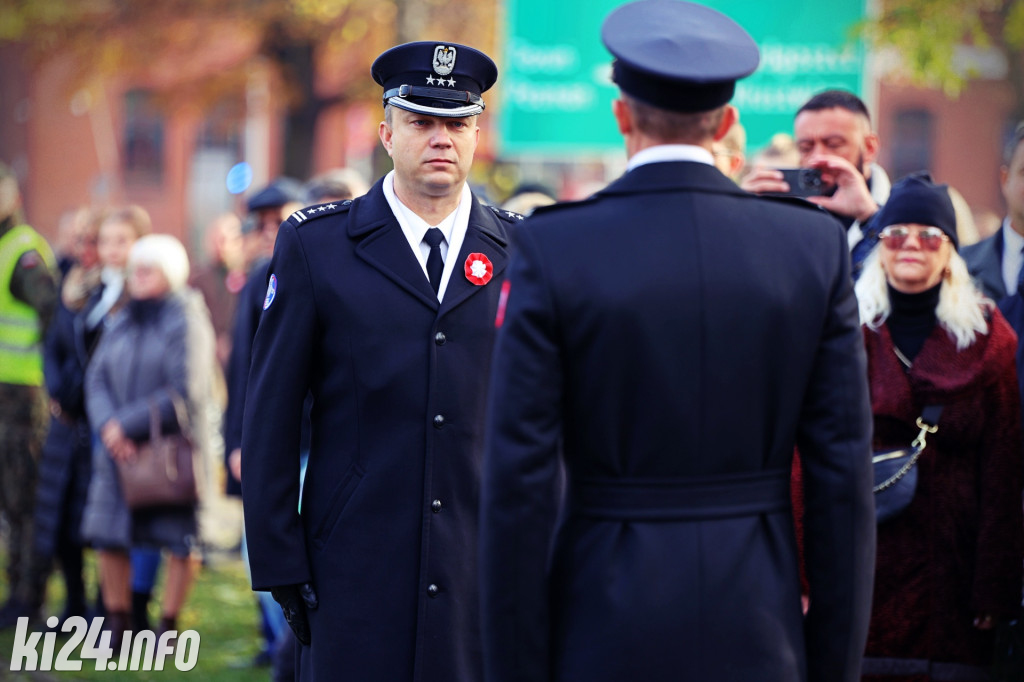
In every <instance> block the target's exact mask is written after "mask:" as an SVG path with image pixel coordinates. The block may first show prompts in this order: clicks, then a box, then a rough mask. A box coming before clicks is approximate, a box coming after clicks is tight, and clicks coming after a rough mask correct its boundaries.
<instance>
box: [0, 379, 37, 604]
mask: <svg viewBox="0 0 1024 682" xmlns="http://www.w3.org/2000/svg"><path fill="white" fill-rule="evenodd" d="M48 426H49V411H48V409H47V397H46V391H45V390H43V389H42V388H39V387H36V386H15V385H12V384H3V383H0V514H3V515H4V517H5V518H6V520H7V526H8V529H9V531H10V534H9V538H8V546H7V578H8V581H9V582H8V584H9V586H10V590H11V591H10V596H11V597H14V598H17V599H19V600H21V601H22V602H23V603H24V604H27V605H38V604H39V603H40V601H41V600H42V597H43V595H42V587H43V586H42V585H41V584H40V583H41V580H40V578H39V576H40V575H45V574H46V571H43V570H40V568H41V567H38V566H34V565H33V563H34V561H33V549H32V539H33V538H32V514H33V508H34V506H35V500H36V476H37V470H38V462H39V455H40V453H41V452H42V449H43V442H44V441H45V440H46V430H47V428H48Z"/></svg>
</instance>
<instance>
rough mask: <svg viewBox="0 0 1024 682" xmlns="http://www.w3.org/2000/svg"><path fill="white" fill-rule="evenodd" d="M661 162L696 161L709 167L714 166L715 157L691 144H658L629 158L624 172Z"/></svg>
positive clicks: (702, 148)
mask: <svg viewBox="0 0 1024 682" xmlns="http://www.w3.org/2000/svg"><path fill="white" fill-rule="evenodd" d="M663 161H696V162H697V163H706V164H708V165H709V166H714V165H715V157H713V156H712V155H711V152H709V151H708V150H707V149H704V147H698V146H696V145H692V144H659V145H657V146H654V147H648V148H646V149H641V150H640V151H638V152H637V153H636V154H634V155H633V156H631V157H630V158H629V163H627V164H626V170H627V171H631V170H633V169H634V168H636V167H637V166H643V165H644V164H648V163H661V162H663Z"/></svg>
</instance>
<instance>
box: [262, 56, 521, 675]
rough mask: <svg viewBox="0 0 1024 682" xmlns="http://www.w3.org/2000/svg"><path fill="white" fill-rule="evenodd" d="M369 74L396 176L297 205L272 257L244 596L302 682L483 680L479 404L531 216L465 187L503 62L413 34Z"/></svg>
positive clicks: (264, 317) (481, 412)
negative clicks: (520, 230) (351, 194)
mask: <svg viewBox="0 0 1024 682" xmlns="http://www.w3.org/2000/svg"><path fill="white" fill-rule="evenodd" d="M371 72H372V75H373V77H374V79H375V80H376V81H377V83H379V84H380V85H381V86H382V87H383V89H384V104H385V121H384V122H382V123H381V124H380V128H379V132H380V137H381V140H382V143H383V145H384V148H385V149H386V150H387V151H388V153H389V154H390V155H391V157H392V159H393V161H394V165H395V170H394V171H392V172H391V173H389V174H387V175H386V176H385V177H384V178H382V179H381V180H380V181H378V182H377V183H376V185H374V187H373V188H372V189H371V190H370V191H369V192H368V193H367V194H366V195H364V196H362V197H359V198H357V199H355V200H353V201H343V202H337V203H328V204H322V205H318V206H313V207H309V208H304V209H301V210H299V211H296V212H295V213H293V214H292V215H291V216H290V217H289V218H288V220H287V221H285V223H284V224H282V225H281V228H280V231H279V233H278V237H277V243H276V246H275V249H274V256H273V260H272V262H271V265H270V276H269V283H268V287H267V294H266V297H265V300H264V304H263V308H264V310H263V314H262V317H261V319H260V324H259V328H258V330H257V333H256V339H255V342H254V345H253V351H252V368H251V370H250V376H249V387H248V393H247V396H246V402H245V416H244V425H243V440H242V451H243V452H244V453H245V455H244V457H243V458H242V471H243V476H242V495H243V501H244V508H245V526H246V533H247V537H248V543H249V556H250V564H251V568H252V581H253V587H254V589H256V590H270V591H271V592H272V593H273V594H274V597H275V598H276V599H277V600H278V601H279V602H281V604H282V607H283V608H284V610H285V615H286V617H287V618H288V620H289V624H290V625H291V626H292V629H293V630H294V631H295V633H296V638H297V639H298V640H299V641H301V642H303V643H304V645H303V646H301V647H300V650H299V660H298V669H297V672H298V677H299V679H302V680H314V679H315V680H366V681H371V680H372V681H374V682H376V681H384V680H387V681H388V682H393V681H399V680H418V681H423V682H430V681H437V682H451V681H454V680H479V679H480V678H481V677H482V653H481V643H480V615H479V613H480V607H479V589H478V566H477V544H476V543H477V536H478V513H479V478H480V466H481V460H482V457H483V426H484V425H483V421H484V409H485V404H486V387H487V385H488V379H489V374H490V365H491V351H492V347H493V342H494V337H495V333H496V330H495V323H494V320H495V315H496V311H497V307H498V300H499V297H500V294H501V287H502V283H503V281H504V273H505V270H506V265H507V263H508V260H509V256H510V251H509V249H510V238H511V236H512V233H513V230H514V228H513V225H516V224H517V223H518V221H519V220H520V218H519V216H518V215H516V214H514V213H509V212H505V211H498V210H497V209H493V208H489V207H486V206H484V205H482V204H480V203H479V202H478V201H477V200H476V199H475V197H474V196H473V194H472V193H471V191H470V189H469V187H468V185H467V184H466V176H467V174H468V172H469V169H470V165H471V163H472V159H473V153H474V151H475V149H476V144H477V139H478V135H479V128H478V127H477V124H476V116H477V115H478V114H480V113H481V112H482V111H483V108H484V103H483V100H482V99H481V93H483V92H484V91H486V90H487V89H488V88H489V87H490V86H491V85H492V84H493V83H494V81H495V80H496V79H497V68H496V67H495V65H494V63H493V62H492V61H491V59H489V58H488V57H487V56H486V55H484V54H483V53H481V52H478V51H477V50H474V49H473V48H470V47H466V46H463V45H456V44H452V43H436V42H418V43H409V44H405V45H400V46H398V47H395V48H392V49H391V50H388V51H387V52H385V53H384V54H382V55H381V56H380V57H378V58H377V60H376V61H375V62H374V64H373V67H372V69H371ZM434 235H437V237H438V238H436V239H435V238H434ZM307 391H310V392H311V393H312V398H313V402H312V410H311V424H312V428H311V446H310V455H309V465H308V469H307V472H306V478H305V484H304V489H303V493H302V507H301V514H300V513H299V479H298V472H299V451H298V447H297V444H298V442H299V431H300V418H301V416H302V407H303V399H304V398H305V396H306V394H307Z"/></svg>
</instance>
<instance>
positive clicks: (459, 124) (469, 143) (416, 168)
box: [379, 108, 480, 201]
mask: <svg viewBox="0 0 1024 682" xmlns="http://www.w3.org/2000/svg"><path fill="white" fill-rule="evenodd" d="M389 118H390V122H389V121H384V122H382V123H381V124H380V129H379V133H380V139H381V142H382V143H383V144H384V149H386V150H387V152H388V155H389V156H390V157H391V159H392V161H394V164H395V193H396V194H397V195H398V197H399V198H400V199H402V200H403V201H406V200H408V199H411V198H412V197H424V198H428V197H430V198H436V197H446V196H451V195H452V194H454V193H455V192H461V191H462V185H463V183H465V182H466V178H467V177H468V176H469V169H470V167H471V166H472V165H473V155H474V154H475V153H476V145H477V142H478V141H479V139H480V128H479V127H477V124H476V117H475V116H465V117H461V118H444V117H440V116H428V115H425V114H418V113H413V112H411V111H405V110H404V109H397V108H392V109H391V114H390V116H389Z"/></svg>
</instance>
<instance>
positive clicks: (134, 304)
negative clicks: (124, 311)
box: [127, 296, 167, 325]
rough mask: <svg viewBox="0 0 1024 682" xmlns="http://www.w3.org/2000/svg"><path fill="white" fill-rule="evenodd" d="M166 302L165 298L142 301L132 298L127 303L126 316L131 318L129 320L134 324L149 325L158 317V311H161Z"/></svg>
mask: <svg viewBox="0 0 1024 682" xmlns="http://www.w3.org/2000/svg"><path fill="white" fill-rule="evenodd" d="M166 302H167V297H166V296H160V297H158V298H142V299H136V298H133V299H131V300H130V301H129V302H128V306H127V307H128V315H129V316H131V319H132V320H133V321H134V322H135V323H136V324H141V325H146V324H151V323H153V322H154V321H155V320H156V319H157V318H159V317H160V311H161V310H163V308H164V304H165V303H166Z"/></svg>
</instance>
